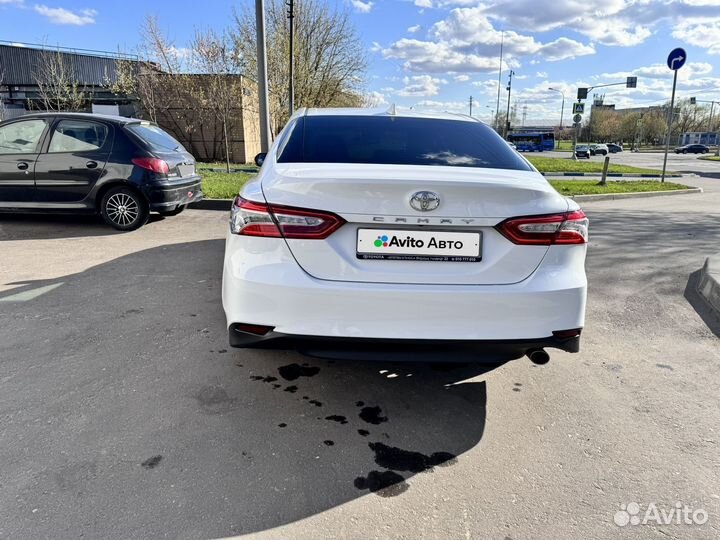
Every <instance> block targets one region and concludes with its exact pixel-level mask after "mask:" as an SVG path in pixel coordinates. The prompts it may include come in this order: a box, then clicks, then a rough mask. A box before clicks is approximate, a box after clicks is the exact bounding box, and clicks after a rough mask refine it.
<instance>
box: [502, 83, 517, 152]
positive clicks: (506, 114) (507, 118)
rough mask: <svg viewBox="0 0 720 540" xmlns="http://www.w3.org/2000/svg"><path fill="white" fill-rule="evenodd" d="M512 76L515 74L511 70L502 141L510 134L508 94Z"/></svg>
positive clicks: (510, 91)
mask: <svg viewBox="0 0 720 540" xmlns="http://www.w3.org/2000/svg"><path fill="white" fill-rule="evenodd" d="M513 75H515V72H514V71H513V70H512V69H511V70H510V76H509V77H508V85H507V93H508V100H507V112H506V113H505V130H504V135H503V139H507V136H508V133H509V132H510V94H511V93H512V78H513Z"/></svg>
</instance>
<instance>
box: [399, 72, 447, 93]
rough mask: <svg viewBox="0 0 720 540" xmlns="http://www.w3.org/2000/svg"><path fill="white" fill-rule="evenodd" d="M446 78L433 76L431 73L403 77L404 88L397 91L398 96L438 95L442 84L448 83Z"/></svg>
mask: <svg viewBox="0 0 720 540" xmlns="http://www.w3.org/2000/svg"><path fill="white" fill-rule="evenodd" d="M446 82H447V81H446V80H444V79H438V78H435V77H431V76H430V75H414V76H412V77H405V78H404V79H403V84H404V85H405V87H404V88H402V89H400V90H398V91H397V95H398V96H403V97H409V96H419V97H425V96H436V95H437V94H438V92H439V90H440V85H441V84H444V83H446Z"/></svg>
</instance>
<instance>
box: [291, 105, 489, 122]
mask: <svg viewBox="0 0 720 540" xmlns="http://www.w3.org/2000/svg"><path fill="white" fill-rule="evenodd" d="M295 114H296V115H297V116H396V117H403V118H427V119H435V120H460V121H464V122H479V120H478V119H477V118H473V117H471V116H467V115H466V114H457V113H451V112H420V111H416V110H414V109H405V108H400V107H395V105H391V106H390V107H336V108H331V107H328V108H322V109H321V108H308V109H300V110H298V111H297V112H296V113H295Z"/></svg>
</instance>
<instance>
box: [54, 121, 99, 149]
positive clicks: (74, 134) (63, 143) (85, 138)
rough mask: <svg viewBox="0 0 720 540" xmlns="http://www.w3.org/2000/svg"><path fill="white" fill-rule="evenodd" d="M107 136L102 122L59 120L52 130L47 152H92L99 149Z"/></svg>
mask: <svg viewBox="0 0 720 540" xmlns="http://www.w3.org/2000/svg"><path fill="white" fill-rule="evenodd" d="M107 137H108V128H107V126H106V125H104V124H99V123H97V122H88V121H86V120H60V121H59V122H58V123H57V124H56V125H55V129H54V130H53V134H52V139H50V146H49V148H48V153H51V154H53V153H61V152H92V151H94V150H99V149H100V148H102V147H103V145H104V144H105V141H106V140H107Z"/></svg>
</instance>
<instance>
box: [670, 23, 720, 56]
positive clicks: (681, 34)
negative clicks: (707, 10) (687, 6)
mask: <svg viewBox="0 0 720 540" xmlns="http://www.w3.org/2000/svg"><path fill="white" fill-rule="evenodd" d="M672 36H673V37H674V38H676V39H681V40H683V41H684V42H685V43H689V44H690V45H695V46H696V47H702V48H703V49H705V50H707V52H708V54H713V55H715V54H718V55H720V17H718V18H716V19H712V20H708V21H702V22H700V21H693V20H688V21H682V22H680V23H679V24H678V25H677V26H675V29H674V30H673V33H672Z"/></svg>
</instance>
